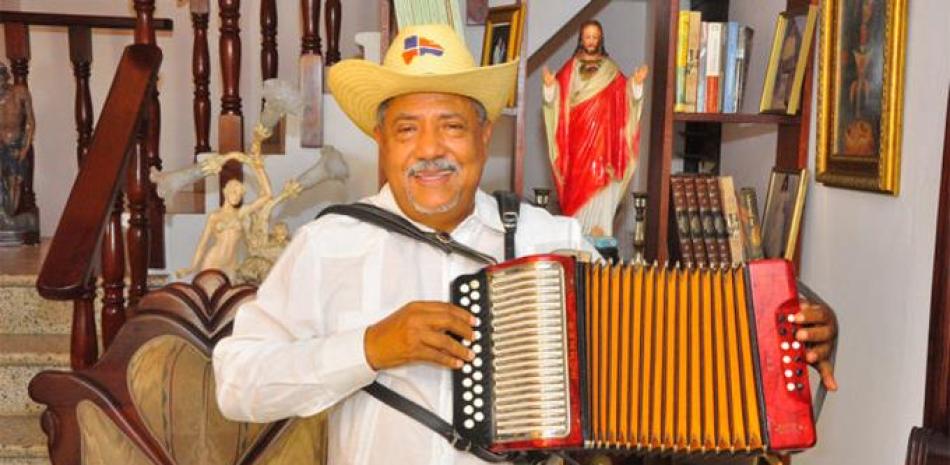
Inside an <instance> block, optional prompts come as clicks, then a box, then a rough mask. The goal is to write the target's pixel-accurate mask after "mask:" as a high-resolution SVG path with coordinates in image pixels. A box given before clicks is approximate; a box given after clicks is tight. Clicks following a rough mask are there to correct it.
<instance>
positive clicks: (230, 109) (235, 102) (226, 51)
mask: <svg viewBox="0 0 950 465" xmlns="http://www.w3.org/2000/svg"><path fill="white" fill-rule="evenodd" d="M218 7H219V9H220V11H219V12H218V14H219V15H220V16H221V36H220V38H219V41H218V53H219V54H220V62H221V89H222V92H221V116H220V117H219V119H218V152H221V153H225V152H231V151H244V115H243V113H242V112H241V27H240V20H241V0H218ZM242 178H243V175H242V172H241V164H240V163H238V162H237V161H234V160H232V161H230V162H228V163H227V164H225V165H224V168H223V169H222V170H221V174H220V180H221V186H222V189H221V196H222V197H221V201H222V202H223V201H224V197H223V196H224V189H223V187H224V185H225V184H227V182H228V181H230V180H232V179H238V180H240V179H242Z"/></svg>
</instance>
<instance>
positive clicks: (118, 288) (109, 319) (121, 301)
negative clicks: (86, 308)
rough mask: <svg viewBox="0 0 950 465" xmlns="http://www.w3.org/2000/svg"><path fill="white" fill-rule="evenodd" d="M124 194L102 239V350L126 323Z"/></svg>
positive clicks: (113, 211) (116, 200)
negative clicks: (123, 229) (123, 238)
mask: <svg viewBox="0 0 950 465" xmlns="http://www.w3.org/2000/svg"><path fill="white" fill-rule="evenodd" d="M123 207H124V205H123V203H122V192H121V191H120V192H119V193H118V195H117V197H116V199H115V207H114V208H113V209H112V216H111V217H110V218H109V223H108V224H107V225H106V233H105V237H103V239H102V288H103V296H102V346H103V349H108V348H109V345H110V344H112V339H113V338H114V337H115V335H116V333H117V332H118V331H119V328H121V327H122V325H123V324H124V323H125V298H124V291H125V248H124V247H123V245H122V211H123Z"/></svg>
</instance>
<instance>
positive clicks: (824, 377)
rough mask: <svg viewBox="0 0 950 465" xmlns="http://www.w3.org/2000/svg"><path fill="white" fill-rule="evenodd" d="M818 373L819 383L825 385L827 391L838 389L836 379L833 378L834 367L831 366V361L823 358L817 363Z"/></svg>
mask: <svg viewBox="0 0 950 465" xmlns="http://www.w3.org/2000/svg"><path fill="white" fill-rule="evenodd" d="M818 374H820V375H821V383H822V384H824V385H825V388H826V389H828V390H829V391H837V390H838V381H837V380H835V369H834V367H833V366H831V362H829V361H828V360H823V361H822V362H821V363H819V364H818Z"/></svg>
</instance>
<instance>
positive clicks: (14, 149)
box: [0, 63, 39, 245]
mask: <svg viewBox="0 0 950 465" xmlns="http://www.w3.org/2000/svg"><path fill="white" fill-rule="evenodd" d="M35 127H36V121H35V119H34V116H33V103H32V100H31V98H30V92H29V90H27V88H26V87H24V86H18V85H14V84H12V83H11V82H10V72H9V70H8V69H7V67H6V65H4V64H3V63H0V245H21V244H24V243H28V242H29V241H30V239H29V237H32V236H38V235H39V218H38V217H37V212H36V211H35V210H33V211H25V210H27V209H26V208H25V205H24V200H25V199H24V193H25V191H26V187H27V183H29V182H30V181H31V180H30V179H28V176H31V175H32V170H31V169H30V163H31V160H30V159H29V157H28V155H29V153H30V147H31V145H32V144H33V132H34V129H35Z"/></svg>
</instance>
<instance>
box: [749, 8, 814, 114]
mask: <svg viewBox="0 0 950 465" xmlns="http://www.w3.org/2000/svg"><path fill="white" fill-rule="evenodd" d="M817 22H818V7H817V6H815V5H810V6H809V7H808V10H806V11H801V12H790V11H786V12H783V13H781V14H780V15H779V17H778V20H777V21H776V23H775V39H774V40H773V41H772V53H771V55H770V56H769V66H768V68H767V69H766V75H765V86H764V87H763V88H762V101H761V103H760V104H759V111H761V112H763V113H785V114H789V115H794V114H796V113H798V107H799V104H800V103H801V96H802V82H803V81H804V79H805V67H806V66H807V65H808V55H809V53H808V52H809V50H811V43H812V37H814V36H815V24H816V23H817Z"/></svg>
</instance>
